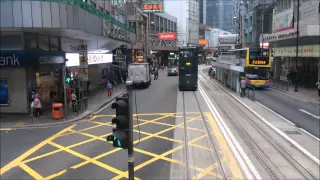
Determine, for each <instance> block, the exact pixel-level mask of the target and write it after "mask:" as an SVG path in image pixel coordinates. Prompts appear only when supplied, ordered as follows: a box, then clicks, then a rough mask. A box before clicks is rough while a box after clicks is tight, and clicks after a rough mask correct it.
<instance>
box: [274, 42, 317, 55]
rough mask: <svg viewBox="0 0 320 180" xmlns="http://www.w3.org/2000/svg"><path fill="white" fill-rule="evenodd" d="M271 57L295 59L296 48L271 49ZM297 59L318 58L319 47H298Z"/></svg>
mask: <svg viewBox="0 0 320 180" xmlns="http://www.w3.org/2000/svg"><path fill="white" fill-rule="evenodd" d="M272 50H273V57H296V47H295V46H291V47H279V48H273V49H272ZM298 53H299V57H316V58H318V57H319V54H320V45H319V44H315V45H302V46H299V51H298Z"/></svg>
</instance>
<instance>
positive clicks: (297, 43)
mask: <svg viewBox="0 0 320 180" xmlns="http://www.w3.org/2000/svg"><path fill="white" fill-rule="evenodd" d="M299 11H300V0H298V4H297V38H296V83H295V86H294V91H295V92H298V58H299V34H300V33H299V19H300V17H299V14H300V12H299Z"/></svg>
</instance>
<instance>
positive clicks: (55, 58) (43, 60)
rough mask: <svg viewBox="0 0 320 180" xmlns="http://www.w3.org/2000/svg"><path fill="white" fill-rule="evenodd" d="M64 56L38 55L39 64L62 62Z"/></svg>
mask: <svg viewBox="0 0 320 180" xmlns="http://www.w3.org/2000/svg"><path fill="white" fill-rule="evenodd" d="M63 63H64V58H63V57H61V56H48V55H44V56H40V57H39V64H41V65H43V64H63Z"/></svg>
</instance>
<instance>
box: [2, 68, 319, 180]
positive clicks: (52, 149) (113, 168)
mask: <svg viewBox="0 0 320 180" xmlns="http://www.w3.org/2000/svg"><path fill="white" fill-rule="evenodd" d="M159 74H160V75H159V80H156V81H152V83H151V86H150V87H149V88H148V89H136V90H135V91H134V93H133V94H134V98H133V99H134V100H135V99H136V102H133V103H134V104H133V105H134V106H133V113H134V144H135V146H134V155H135V178H136V179H252V178H256V179H260V178H262V179H272V178H275V177H278V178H280V179H281V178H283V179H288V178H291V179H297V178H307V179H308V178H311V179H312V178H316V179H317V178H318V177H319V173H318V172H319V171H318V166H317V165H316V164H317V160H318V158H319V156H316V155H314V154H313V155H312V157H313V156H316V157H315V160H313V159H312V158H309V157H306V155H304V154H303V153H301V151H300V150H299V148H296V147H293V146H292V144H290V142H288V141H286V140H285V139H284V138H283V137H282V136H280V135H279V134H278V133H276V132H275V131H273V130H272V129H270V128H268V127H267V126H266V125H265V124H264V123H262V121H257V118H256V117H255V115H253V114H252V113H251V112H249V111H248V110H247V109H246V108H245V107H243V106H240V105H239V102H237V101H235V100H234V99H232V98H231V97H230V96H229V95H227V94H226V93H225V92H223V91H222V89H221V88H219V87H218V86H216V85H214V84H213V83H212V82H211V81H210V80H208V79H206V77H204V76H203V75H201V73H200V74H199V90H198V91H195V92H192V91H184V92H182V91H179V90H178V88H177V86H178V77H177V76H170V77H168V76H167V75H166V72H165V71H162V72H160V73H159ZM114 114H115V110H113V109H111V107H110V104H108V105H106V106H105V107H104V108H102V109H101V110H99V111H98V112H97V113H96V114H95V115H94V116H93V117H91V119H88V120H85V121H82V122H78V123H76V124H72V125H68V126H66V125H65V126H59V127H50V128H45V129H33V130H32V131H31V130H7V131H1V179H127V178H128V177H127V175H128V172H127V170H128V167H127V162H128V157H127V151H126V150H123V149H120V148H114V147H112V144H110V143H108V142H106V136H107V135H109V134H111V132H112V125H111V119H112V117H114ZM137 119H139V121H137ZM272 120H273V121H276V120H277V119H272ZM138 122H139V123H138ZM287 128H289V126H287ZM248 132H250V134H249V133H248ZM301 137H303V138H304V139H303V140H304V141H305V142H306V143H307V146H308V147H311V146H310V144H311V145H314V144H315V140H314V139H312V138H311V137H309V136H301ZM313 149H315V151H317V148H315V147H313ZM286 152H290V153H289V155H288V154H286ZM293 157H294V158H293ZM270 161H271V162H270ZM301 165H302V166H303V167H305V169H301V167H300V166H301ZM296 167H299V168H298V170H297V169H295V168H296ZM293 172H294V173H293Z"/></svg>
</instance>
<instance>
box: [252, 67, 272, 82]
mask: <svg viewBox="0 0 320 180" xmlns="http://www.w3.org/2000/svg"><path fill="white" fill-rule="evenodd" d="M246 77H247V78H248V79H250V80H257V79H260V80H267V79H269V68H261V67H260V68H255V67H247V73H246Z"/></svg>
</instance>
